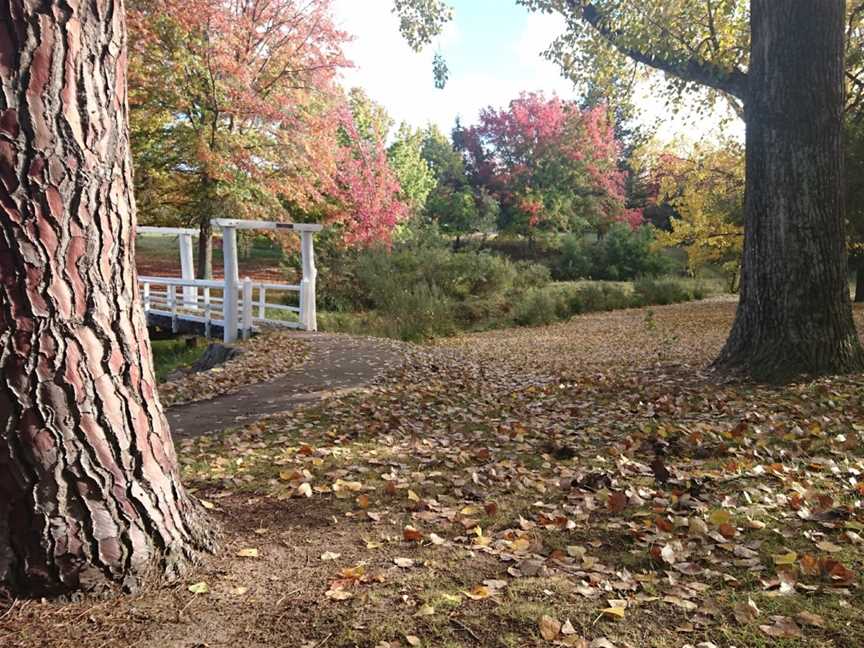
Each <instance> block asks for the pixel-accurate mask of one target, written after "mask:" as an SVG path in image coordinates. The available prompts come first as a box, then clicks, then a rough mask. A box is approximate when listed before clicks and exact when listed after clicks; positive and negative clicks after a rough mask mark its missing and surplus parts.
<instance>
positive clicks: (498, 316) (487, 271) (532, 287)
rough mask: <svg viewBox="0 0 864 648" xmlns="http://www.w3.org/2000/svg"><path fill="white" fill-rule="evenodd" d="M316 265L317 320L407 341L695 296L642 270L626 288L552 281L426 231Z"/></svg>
mask: <svg viewBox="0 0 864 648" xmlns="http://www.w3.org/2000/svg"><path fill="white" fill-rule="evenodd" d="M613 249H614V246H613ZM322 266H323V267H324V268H325V270H322V273H321V290H320V293H321V304H322V309H321V310H322V311H323V312H322V313H321V326H322V328H324V329H325V330H340V331H346V332H352V333H373V334H377V335H383V336H386V337H393V338H399V339H403V340H412V341H416V340H423V339H427V338H430V337H437V336H444V335H449V334H452V333H454V332H456V331H459V330H477V329H488V328H494V327H503V326H513V325H520V326H537V325H542V324H550V323H553V322H557V321H561V320H566V319H568V318H570V317H572V316H573V315H578V314H580V313H591V312H596V311H607V310H617V309H622V308H633V307H639V306H645V305H651V304H671V303H677V302H680V301H686V300H689V299H692V298H694V297H701V296H702V295H701V293H700V294H696V291H691V290H688V289H686V288H685V287H684V286H683V285H682V284H681V282H676V281H671V280H664V281H659V280H655V279H648V278H643V279H641V280H639V281H637V282H636V283H635V285H634V288H633V290H632V291H631V290H630V289H629V287H628V286H620V285H614V284H599V285H587V286H586V285H581V284H579V283H552V282H551V277H550V272H549V269H548V267H546V266H544V265H540V264H537V263H531V262H528V261H519V262H513V261H511V260H509V259H507V258H505V257H502V256H498V255H496V254H492V253H490V252H488V251H486V252H477V251H463V252H455V251H453V249H452V248H451V247H450V246H449V245H447V244H446V243H445V242H442V240H441V239H440V238H435V237H434V236H432V235H430V237H427V239H426V240H424V244H420V242H419V239H417V240H414V239H412V242H411V244H406V245H403V246H401V247H400V248H399V249H396V250H387V249H386V248H373V249H366V250H362V251H343V252H341V253H339V254H330V255H327V257H326V258H324V259H322ZM334 311H335V312H334Z"/></svg>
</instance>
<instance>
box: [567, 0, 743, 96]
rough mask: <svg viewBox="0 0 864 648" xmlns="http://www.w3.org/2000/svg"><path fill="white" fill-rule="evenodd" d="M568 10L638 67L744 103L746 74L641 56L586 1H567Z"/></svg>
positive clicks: (705, 64) (694, 62)
mask: <svg viewBox="0 0 864 648" xmlns="http://www.w3.org/2000/svg"><path fill="white" fill-rule="evenodd" d="M567 4H568V5H569V7H570V9H571V10H572V11H573V12H575V13H577V14H578V15H579V16H581V17H582V19H583V20H585V22H587V23H588V24H589V25H591V26H592V27H593V28H594V29H595V30H596V31H597V33H599V34H600V35H601V36H602V37H603V38H605V39H606V41H608V42H609V44H610V45H612V46H613V47H614V48H615V49H617V50H618V51H619V52H621V53H622V54H624V56H627V57H628V58H631V59H633V60H634V61H636V62H638V63H642V64H643V65H647V66H648V67H651V68H654V69H655V70H660V71H661V72H665V73H666V74H671V75H672V76H675V77H678V78H679V79H683V80H684V81H691V82H693V83H698V84H700V85H704V86H708V87H709V88H714V89H715V90H719V91H721V92H723V93H726V94H729V95H732V96H734V97H737V98H738V99H740V100H742V101H743V100H744V99H745V96H746V94H747V74H746V73H745V72H742V71H741V70H739V69H737V68H736V69H734V70H732V71H728V70H724V69H723V68H721V67H720V66H718V65H714V64H713V63H708V62H707V61H697V60H695V59H687V60H684V61H673V60H669V59H667V58H664V57H662V56H658V55H655V54H651V53H649V52H643V51H642V50H639V49H637V48H635V47H633V46H631V45H628V44H626V43H624V42H622V39H621V36H620V34H618V33H617V32H616V31H614V30H613V29H612V28H610V27H609V25H608V24H607V23H606V21H605V20H604V17H603V14H602V13H601V12H600V10H599V9H597V7H596V6H595V5H594V4H593V3H592V2H586V1H585V0H567Z"/></svg>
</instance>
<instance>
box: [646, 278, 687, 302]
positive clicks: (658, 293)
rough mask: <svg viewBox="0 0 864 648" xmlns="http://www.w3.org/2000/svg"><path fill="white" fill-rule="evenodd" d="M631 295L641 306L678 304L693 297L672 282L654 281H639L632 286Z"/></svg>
mask: <svg viewBox="0 0 864 648" xmlns="http://www.w3.org/2000/svg"><path fill="white" fill-rule="evenodd" d="M633 293H634V295H635V296H636V297H637V298H638V299H639V301H640V303H641V304H642V305H655V304H656V305H658V306H665V305H666V304H678V303H680V302H685V301H690V300H691V299H692V298H693V296H692V295H691V294H690V292H689V291H687V290H686V289H685V288H684V287H683V286H681V285H680V284H678V283H676V282H674V281H655V280H653V279H640V280H639V281H637V282H636V283H635V284H634V286H633Z"/></svg>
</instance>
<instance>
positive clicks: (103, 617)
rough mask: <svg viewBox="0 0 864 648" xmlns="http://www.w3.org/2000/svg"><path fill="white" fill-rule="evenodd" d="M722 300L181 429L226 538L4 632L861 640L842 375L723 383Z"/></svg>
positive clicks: (16, 606) (8, 622) (614, 641)
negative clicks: (257, 417) (193, 565)
mask: <svg viewBox="0 0 864 648" xmlns="http://www.w3.org/2000/svg"><path fill="white" fill-rule="evenodd" d="M733 314H734V303H731V302H728V301H709V302H701V303H697V304H687V305H679V306H673V307H666V308H658V309H654V310H631V311H622V312H617V313H606V314H595V315H590V316H584V317H579V318H575V319H574V320H572V321H570V322H568V323H565V324H560V325H556V326H552V327H545V328H538V329H514V330H507V331H497V332H491V333H484V334H478V335H470V336H466V337H463V338H459V339H451V340H445V341H443V342H442V343H440V344H439V345H437V346H435V347H411V346H407V345H406V347H405V363H404V365H403V366H402V367H401V368H399V369H394V370H393V371H392V372H391V373H390V374H389V375H388V376H386V378H385V379H383V380H381V381H380V382H379V383H378V384H376V385H374V386H372V387H371V388H370V389H369V390H366V391H365V392H363V393H355V394H351V395H346V396H341V397H336V398H332V399H330V400H327V401H325V402H323V403H320V404H317V405H314V406H310V407H307V408H305V409H298V410H295V411H292V412H290V413H285V414H282V415H278V416H275V417H271V418H269V419H267V420H264V421H259V422H258V423H256V424H253V425H251V426H249V427H246V428H244V429H241V430H233V431H229V432H227V433H225V434H224V435H222V436H220V437H218V438H201V439H194V440H184V441H183V442H181V443H180V447H179V453H180V456H181V459H182V461H183V464H184V478H185V481H186V483H187V485H188V486H189V487H190V488H191V489H193V491H194V492H195V494H196V496H197V497H199V498H200V499H201V500H202V503H203V504H204V506H205V507H206V508H208V509H209V510H210V512H211V515H212V516H213V517H214V518H215V519H217V520H219V521H220V522H221V524H222V526H223V528H224V541H223V548H222V550H221V552H220V554H219V555H218V556H216V557H215V558H214V559H212V560H210V561H208V562H207V563H205V564H204V565H203V566H201V567H200V568H199V569H198V570H196V571H195V572H194V573H193V574H192V575H191V576H190V577H189V578H188V579H186V580H185V581H182V582H179V583H174V584H163V585H161V586H158V587H156V586H154V588H153V589H152V590H151V591H148V592H145V593H144V594H141V595H138V596H135V597H125V598H123V599H121V600H120V601H119V602H118V601H117V600H116V599H115V600H113V601H105V602H101V601H99V602H93V601H83V602H79V603H69V604H65V605H61V604H57V603H37V602H15V603H12V604H11V607H9V604H7V608H8V609H7V610H6V612H5V613H3V612H2V611H0V617H3V618H0V628H5V630H0V645H4V646H6V645H12V646H18V645H21V646H25V645H26V646H37V645H38V646H42V645H51V646H55V645H56V646H78V645H94V646H95V645H116V646H139V645H140V646H151V645H152V646H229V645H235V644H236V645H242V646H300V647H305V648H319V647H321V646H370V647H378V648H385V647H386V648H395V647H396V646H402V647H404V646H453V647H455V646H514V647H515V646H578V647H582V648H585V647H592V648H609V647H618V648H625V647H635V648H642V647H657V648H667V647H669V648H671V647H676V648H684V647H685V646H692V647H699V648H711V647H712V646H717V647H721V648H725V647H729V646H738V647H739V648H746V647H750V646H808V647H809V646H842V647H849V648H851V647H853V646H862V645H864V627H862V624H861V615H862V611H864V596H862V589H861V570H862V567H864V565H862V562H864V549H862V548H864V544H862V543H864V539H862V537H864V505H862V502H864V476H862V471H864V460H862V456H864V446H862V442H864V391H862V388H861V378H862V376H860V375H857V376H845V377H839V378H831V379H819V380H815V381H810V382H804V383H800V384H794V385H790V386H786V387H782V388H774V387H767V386H754V385H751V384H741V383H737V382H732V381H724V380H722V379H721V378H720V377H718V376H715V375H712V374H711V373H710V371H708V370H706V369H705V367H706V366H707V365H708V363H709V361H710V359H711V358H712V357H713V356H714V355H715V354H716V353H717V352H718V351H719V349H720V346H721V345H722V342H723V340H724V338H725V335H726V332H727V331H728V327H729V325H730V323H731V319H732V316H733ZM862 314H864V313H856V316H858V319H859V326H860V325H861V324H862V322H861V321H860V319H861V318H860V315H862ZM3 624H5V626H4V625H3ZM4 631H5V634H4Z"/></svg>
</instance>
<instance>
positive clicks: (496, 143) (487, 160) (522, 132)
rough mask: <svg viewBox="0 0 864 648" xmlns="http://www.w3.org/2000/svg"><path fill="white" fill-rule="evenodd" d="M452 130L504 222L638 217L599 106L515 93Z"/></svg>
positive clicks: (617, 146) (517, 226) (578, 222)
mask: <svg viewBox="0 0 864 648" xmlns="http://www.w3.org/2000/svg"><path fill="white" fill-rule="evenodd" d="M458 135H459V136H458V137H457V143H458V144H459V145H460V146H461V147H462V148H463V149H464V150H465V151H466V153H467V157H468V161H469V166H470V168H471V170H472V172H473V175H474V178H475V180H476V181H477V182H478V183H479V184H481V185H483V186H485V187H486V188H487V190H488V191H490V192H491V193H492V194H493V195H495V197H496V198H497V199H498V200H499V202H500V204H501V207H502V212H501V215H502V218H501V220H502V226H503V228H504V229H507V230H510V231H513V232H516V233H520V234H527V235H529V236H531V235H533V233H534V232H535V231H536V230H538V229H547V230H563V231H572V230H577V229H580V228H582V227H584V226H586V225H590V226H593V227H595V228H597V229H599V230H602V229H603V228H604V227H605V226H606V225H608V223H610V222H614V221H625V222H627V223H629V224H631V225H632V226H634V227H635V226H637V225H639V224H640V223H641V222H642V214H641V211H640V210H627V209H626V207H625V181H626V172H624V171H622V170H621V169H620V168H619V166H618V161H619V157H620V153H621V143H620V142H619V141H618V140H617V138H616V137H615V130H614V125H613V123H612V120H611V119H610V118H609V114H608V111H607V110H606V108H605V106H597V107H595V108H591V109H586V110H582V109H580V108H579V106H578V105H576V104H575V103H573V102H568V101H564V100H562V99H560V98H558V97H555V96H553V97H552V98H550V99H547V98H546V97H545V96H544V95H543V94H542V93H523V94H521V95H520V96H519V98H517V99H515V100H513V101H511V102H510V105H509V106H508V107H507V108H506V109H505V110H496V109H494V108H491V107H490V108H487V109H486V110H484V111H483V112H482V113H481V116H480V123H479V124H478V125H477V126H474V127H472V128H469V129H466V130H464V131H461V132H460V133H459V134H458Z"/></svg>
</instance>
